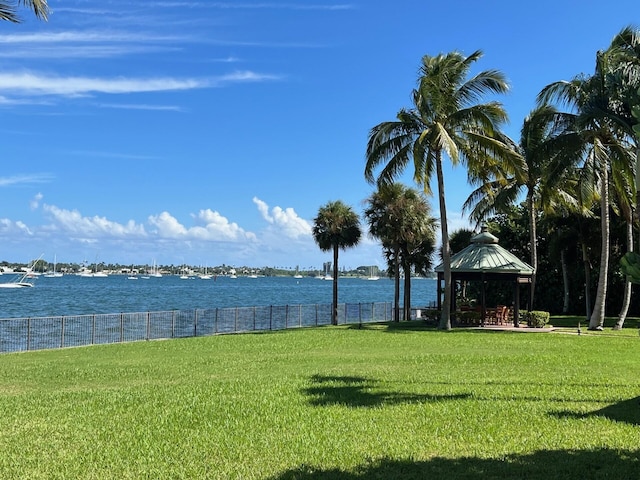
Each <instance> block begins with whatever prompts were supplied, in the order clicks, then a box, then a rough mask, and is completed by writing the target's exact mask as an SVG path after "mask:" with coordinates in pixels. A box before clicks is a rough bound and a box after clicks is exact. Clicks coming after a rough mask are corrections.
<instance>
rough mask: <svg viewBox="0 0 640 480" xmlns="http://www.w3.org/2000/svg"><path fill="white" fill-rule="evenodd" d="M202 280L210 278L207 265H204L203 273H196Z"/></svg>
mask: <svg viewBox="0 0 640 480" xmlns="http://www.w3.org/2000/svg"><path fill="white" fill-rule="evenodd" d="M198 276H199V277H200V278H201V279H202V280H211V275H209V273H207V266H206V265H205V266H204V273H202V274H200V275H198Z"/></svg>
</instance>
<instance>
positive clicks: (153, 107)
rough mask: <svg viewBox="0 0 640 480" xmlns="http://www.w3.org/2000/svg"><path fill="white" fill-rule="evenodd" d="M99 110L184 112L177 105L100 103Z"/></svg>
mask: <svg viewBox="0 0 640 480" xmlns="http://www.w3.org/2000/svg"><path fill="white" fill-rule="evenodd" d="M98 106H99V107H101V108H116V109H121V110H151V111H161V112H182V111H184V110H183V109H182V108H181V107H179V106H177V105H144V104H131V103H100V104H98Z"/></svg>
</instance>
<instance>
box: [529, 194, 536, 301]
mask: <svg viewBox="0 0 640 480" xmlns="http://www.w3.org/2000/svg"><path fill="white" fill-rule="evenodd" d="M534 207H535V205H534V201H533V189H529V191H528V192H527V208H528V209H529V248H530V249H531V266H532V267H533V275H531V288H530V289H529V310H533V309H534V308H533V298H534V295H535V290H536V273H537V271H538V232H537V228H536V227H537V226H536V211H535V208H534Z"/></svg>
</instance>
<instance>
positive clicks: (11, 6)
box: [0, 0, 49, 23]
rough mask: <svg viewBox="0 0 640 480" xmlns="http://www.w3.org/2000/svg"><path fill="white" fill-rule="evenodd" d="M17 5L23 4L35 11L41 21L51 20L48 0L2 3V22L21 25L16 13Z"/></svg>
mask: <svg viewBox="0 0 640 480" xmlns="http://www.w3.org/2000/svg"><path fill="white" fill-rule="evenodd" d="M15 3H18V4H22V5H24V6H25V7H27V8H29V9H31V10H33V13H34V14H35V16H36V17H37V18H39V19H41V20H47V19H48V18H49V5H47V0H18V1H17V2H6V1H0V20H6V21H8V22H13V23H19V22H20V17H18V14H17V13H16V5H15Z"/></svg>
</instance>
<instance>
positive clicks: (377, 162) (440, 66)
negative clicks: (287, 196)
mask: <svg viewBox="0 0 640 480" xmlns="http://www.w3.org/2000/svg"><path fill="white" fill-rule="evenodd" d="M481 57H482V52H481V51H480V50H478V51H476V52H474V53H472V54H471V55H469V56H467V57H465V56H464V55H462V54H461V53H458V52H452V53H448V54H440V55H437V56H435V57H432V56H428V55H425V56H424V57H423V58H422V64H421V67H420V74H419V78H418V86H417V88H415V89H414V90H413V95H412V97H413V106H412V107H411V108H410V109H401V110H400V112H399V113H398V115H397V120H396V121H391V122H383V123H380V124H379V125H376V126H375V127H373V128H372V129H371V131H370V133H369V140H368V144H367V151H366V166H365V171H364V175H365V178H366V179H367V181H369V182H371V183H373V182H375V181H377V182H378V184H387V183H390V182H392V181H393V180H394V179H395V178H397V177H398V176H399V175H400V174H401V173H402V172H403V171H404V169H405V168H406V167H407V165H408V164H409V163H410V162H411V161H413V166H414V175H413V178H414V181H415V182H416V183H417V184H419V185H420V186H421V187H422V188H423V190H424V192H425V193H431V192H432V189H431V187H430V183H431V179H432V177H433V174H434V172H435V174H436V179H437V192H438V203H439V207H440V229H441V237H442V259H443V266H444V283H445V291H444V301H443V304H442V316H441V318H440V324H439V327H440V328H441V329H445V330H449V329H451V312H450V310H451V260H450V256H451V255H450V250H449V241H448V239H449V234H448V226H447V207H446V202H445V193H444V175H443V172H442V162H443V157H445V156H446V157H448V158H449V160H450V161H451V163H452V164H453V165H457V164H459V163H461V162H462V163H467V165H468V166H469V165H470V164H474V165H477V166H479V168H478V169H477V171H481V170H482V166H483V165H488V164H493V163H495V162H494V160H495V158H496V157H505V156H509V155H510V154H513V152H512V150H510V149H509V148H508V146H507V145H506V144H505V143H504V142H502V141H501V140H499V138H498V135H497V133H498V132H499V128H500V127H501V125H502V124H503V123H504V122H505V121H506V119H507V113H506V111H505V110H504V108H503V107H502V105H501V104H500V103H498V102H495V101H492V102H487V103H480V101H481V100H482V98H483V97H484V96H485V95H487V94H496V93H506V92H507V91H508V88H509V86H508V83H507V81H506V79H505V77H504V75H503V74H502V73H501V72H499V71H497V70H486V71H482V72H480V73H478V74H477V75H475V76H473V77H471V78H467V77H468V75H469V71H470V69H471V67H472V65H473V64H474V63H475V62H476V61H477V60H478V59H480V58H481ZM385 163H386V164H385ZM383 164H385V165H384V167H383V168H382V170H381V171H380V173H379V175H378V178H377V180H376V178H375V175H374V172H375V171H376V169H377V168H378V167H380V166H381V165H383Z"/></svg>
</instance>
